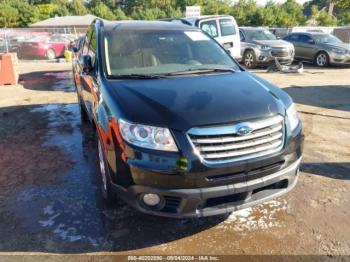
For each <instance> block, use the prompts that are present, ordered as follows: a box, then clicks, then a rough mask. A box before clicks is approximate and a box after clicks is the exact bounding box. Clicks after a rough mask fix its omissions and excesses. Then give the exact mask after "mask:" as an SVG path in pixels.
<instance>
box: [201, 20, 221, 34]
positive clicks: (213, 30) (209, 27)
mask: <svg viewBox="0 0 350 262" xmlns="http://www.w3.org/2000/svg"><path fill="white" fill-rule="evenodd" d="M201 29H202V30H203V31H204V32H206V33H207V34H209V35H210V36H212V37H218V28H217V25H216V20H209V21H204V22H202V23H201Z"/></svg>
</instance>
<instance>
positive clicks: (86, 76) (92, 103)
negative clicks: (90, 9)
mask: <svg viewBox="0 0 350 262" xmlns="http://www.w3.org/2000/svg"><path fill="white" fill-rule="evenodd" d="M85 42H86V44H85V45H84V48H83V49H85V50H84V51H85V52H86V54H85V55H88V56H90V58H91V68H92V70H91V71H90V72H84V71H83V70H82V71H81V73H80V84H81V89H82V98H83V100H84V104H85V107H86V110H87V112H88V115H89V116H90V118H92V117H93V114H94V108H95V107H96V105H97V99H98V95H97V91H98V88H97V84H96V75H97V61H96V46H97V39H96V32H95V26H94V25H91V26H90V27H89V29H88V32H87V38H86V41H85ZM83 56H84V55H83Z"/></svg>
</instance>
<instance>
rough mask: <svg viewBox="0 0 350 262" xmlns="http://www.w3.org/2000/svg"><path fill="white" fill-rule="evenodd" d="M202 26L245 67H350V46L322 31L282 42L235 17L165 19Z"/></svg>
mask: <svg viewBox="0 0 350 262" xmlns="http://www.w3.org/2000/svg"><path fill="white" fill-rule="evenodd" d="M163 20H166V21H172V22H176V21H178V22H180V23H184V24H187V25H191V26H195V27H199V28H200V29H202V30H203V31H204V32H205V33H207V34H208V35H210V36H211V37H213V38H214V39H215V40H216V41H217V42H218V43H219V44H220V45H222V46H223V47H224V48H225V49H226V50H228V51H229V52H230V53H231V55H232V57H233V58H235V59H236V60H237V61H242V63H243V64H244V66H245V67H246V68H254V67H256V66H264V65H269V64H272V63H274V62H275V59H276V58H277V59H278V61H279V63H280V64H290V63H292V62H293V61H305V62H312V63H314V64H315V65H317V66H320V67H324V66H327V65H341V64H350V45H349V44H346V43H343V42H342V41H341V40H340V39H338V38H337V37H336V36H334V35H331V34H326V33H322V32H316V31H315V32H308V33H291V34H289V35H287V36H285V37H284V38H283V39H280V38H279V37H276V36H275V35H274V34H273V33H272V32H271V31H269V30H267V29H265V28H257V27H240V28H238V26H237V23H236V21H235V19H234V17H232V16H225V15H215V16H198V17H190V18H183V19H163Z"/></svg>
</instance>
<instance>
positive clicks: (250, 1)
mask: <svg viewBox="0 0 350 262" xmlns="http://www.w3.org/2000/svg"><path fill="white" fill-rule="evenodd" d="M256 13H257V6H256V1H255V0H239V1H238V2H237V3H236V4H235V5H233V6H232V7H231V11H230V15H232V16H233V17H234V18H235V19H236V21H237V23H238V24H239V25H242V26H248V25H253V24H255V21H256Z"/></svg>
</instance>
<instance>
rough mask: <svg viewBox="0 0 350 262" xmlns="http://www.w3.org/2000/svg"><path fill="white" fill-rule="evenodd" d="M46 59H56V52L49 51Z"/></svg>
mask: <svg viewBox="0 0 350 262" xmlns="http://www.w3.org/2000/svg"><path fill="white" fill-rule="evenodd" d="M46 57H47V59H49V60H53V59H56V53H55V50H53V49H49V50H47V52H46Z"/></svg>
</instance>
